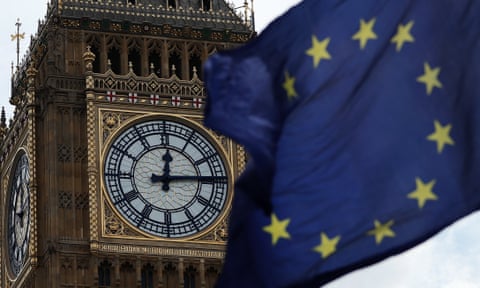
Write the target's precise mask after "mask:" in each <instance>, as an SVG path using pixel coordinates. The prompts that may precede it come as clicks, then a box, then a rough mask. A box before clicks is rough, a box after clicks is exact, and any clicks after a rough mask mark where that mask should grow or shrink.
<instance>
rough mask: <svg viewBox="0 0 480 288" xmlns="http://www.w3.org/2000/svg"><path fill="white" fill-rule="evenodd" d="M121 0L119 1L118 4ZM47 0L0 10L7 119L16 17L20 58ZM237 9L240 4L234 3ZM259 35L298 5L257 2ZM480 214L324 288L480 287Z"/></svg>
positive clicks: (1, 84)
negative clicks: (19, 34) (275, 20)
mask: <svg viewBox="0 0 480 288" xmlns="http://www.w3.org/2000/svg"><path fill="white" fill-rule="evenodd" d="M119 1H120V0H119ZM47 2H48V1H46V0H16V1H12V2H9V3H8V5H2V9H1V10H0V13H1V15H0V21H1V25H0V37H1V38H0V39H1V41H0V53H1V54H0V55H1V57H0V73H1V74H0V75H1V76H2V77H0V91H3V93H1V94H0V106H5V107H6V110H7V117H11V116H12V113H13V112H12V111H13V108H12V107H11V106H10V104H9V103H8V99H9V98H10V79H11V63H12V62H16V42H12V41H11V39H10V35H11V34H15V33H16V26H15V23H16V21H17V18H20V21H21V22H22V26H21V29H20V30H21V31H20V32H25V35H26V37H25V39H24V40H23V41H22V43H21V56H23V55H24V53H25V49H26V47H28V44H29V43H30V35H31V34H34V33H35V31H36V28H37V26H38V20H39V19H40V18H41V19H43V17H44V15H45V12H46V3H47ZM234 2H235V3H236V4H237V6H241V4H242V3H243V2H244V1H243V0H236V1H234ZM254 2H255V3H254V4H255V15H256V25H257V30H262V29H263V28H264V27H265V26H266V25H267V24H268V23H269V22H270V21H271V20H273V19H274V18H275V17H277V16H279V15H280V14H282V13H283V12H284V11H285V10H287V9H288V8H289V7H291V6H293V5H294V4H296V3H298V2H299V1H298V0H255V1H254ZM479 222H480V215H479V214H478V213H477V214H474V215H472V216H469V217H467V218H464V219H463V220H461V221H459V222H457V223H455V224H454V225H452V226H451V227H449V228H447V229H446V230H444V231H443V232H442V233H440V234H439V235H437V236H436V237H434V238H432V239H431V240H429V241H427V242H426V243H424V244H422V245H420V246H417V247H416V248H414V249H411V250H409V251H407V252H405V253H403V254H401V255H400V256H395V257H392V258H390V259H388V260H386V261H383V262H381V263H379V264H377V265H374V266H371V267H369V268H366V269H362V270H359V271H356V272H353V273H351V274H349V275H347V276H345V277H343V278H341V279H339V280H337V281H335V282H332V283H331V284H329V285H326V286H325V287H327V288H385V287H388V288H478V287H480V273H479V271H480V225H479V224H478V223H479Z"/></svg>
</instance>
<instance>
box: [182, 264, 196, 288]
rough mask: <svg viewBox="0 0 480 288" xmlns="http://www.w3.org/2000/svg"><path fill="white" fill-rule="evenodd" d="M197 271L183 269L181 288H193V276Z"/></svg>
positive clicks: (191, 268) (190, 268)
mask: <svg viewBox="0 0 480 288" xmlns="http://www.w3.org/2000/svg"><path fill="white" fill-rule="evenodd" d="M196 272H197V271H195V268H193V267H192V266H189V267H188V268H187V269H185V272H184V273H183V287H185V288H195V274H196Z"/></svg>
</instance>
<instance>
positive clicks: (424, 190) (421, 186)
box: [408, 177, 438, 209]
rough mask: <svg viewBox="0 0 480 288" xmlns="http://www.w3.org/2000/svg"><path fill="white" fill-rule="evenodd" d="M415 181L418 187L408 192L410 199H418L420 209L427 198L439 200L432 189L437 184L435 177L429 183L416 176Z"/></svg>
mask: <svg viewBox="0 0 480 288" xmlns="http://www.w3.org/2000/svg"><path fill="white" fill-rule="evenodd" d="M415 182H416V183H417V189H416V190H415V191H413V192H412V193H410V194H408V198H410V199H417V200H418V207H419V208H420V209H422V208H423V206H424V205H425V202H427V200H437V199H438V197H437V195H435V193H433V191H432V189H433V186H434V185H435V182H436V180H435V179H433V180H432V181H430V182H428V183H426V184H425V183H423V181H422V179H420V178H418V177H417V178H416V179H415Z"/></svg>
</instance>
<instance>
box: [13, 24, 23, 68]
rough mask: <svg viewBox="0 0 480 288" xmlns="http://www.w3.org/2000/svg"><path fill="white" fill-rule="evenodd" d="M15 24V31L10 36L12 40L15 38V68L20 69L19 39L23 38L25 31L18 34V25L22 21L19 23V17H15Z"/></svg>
mask: <svg viewBox="0 0 480 288" xmlns="http://www.w3.org/2000/svg"><path fill="white" fill-rule="evenodd" d="M15 26H17V33H16V34H12V35H10V37H11V38H12V41H15V40H17V70H19V69H20V66H19V65H20V40H21V39H23V38H25V33H22V34H20V26H22V23H20V18H17V23H15Z"/></svg>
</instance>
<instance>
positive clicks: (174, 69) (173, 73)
mask: <svg viewBox="0 0 480 288" xmlns="http://www.w3.org/2000/svg"><path fill="white" fill-rule="evenodd" d="M173 75H177V68H175V64H172V76H173Z"/></svg>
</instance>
